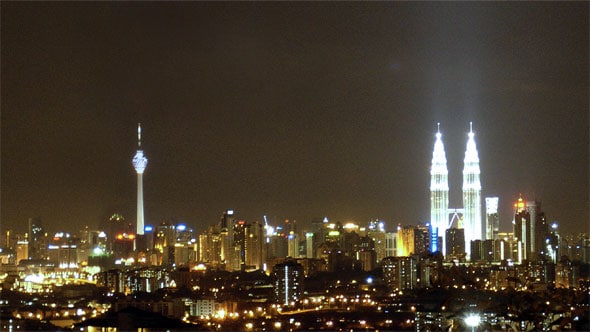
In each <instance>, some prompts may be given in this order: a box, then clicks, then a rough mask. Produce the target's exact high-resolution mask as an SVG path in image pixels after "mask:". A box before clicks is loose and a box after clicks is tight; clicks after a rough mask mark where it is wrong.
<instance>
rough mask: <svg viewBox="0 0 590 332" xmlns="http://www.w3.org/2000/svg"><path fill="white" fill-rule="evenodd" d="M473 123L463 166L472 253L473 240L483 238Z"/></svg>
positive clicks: (468, 242) (466, 224) (467, 233)
mask: <svg viewBox="0 0 590 332" xmlns="http://www.w3.org/2000/svg"><path fill="white" fill-rule="evenodd" d="M474 136H475V134H474V133H473V124H472V123H471V122H470V123H469V134H468V140H467V149H466V150H465V159H464V167H463V208H464V210H465V213H464V215H463V220H464V222H463V227H464V229H465V252H466V253H467V255H468V256H469V255H471V241H473V240H481V239H482V237H481V234H482V222H481V182H480V180H479V174H480V170H479V156H478V153H477V147H476V145H475V139H474Z"/></svg>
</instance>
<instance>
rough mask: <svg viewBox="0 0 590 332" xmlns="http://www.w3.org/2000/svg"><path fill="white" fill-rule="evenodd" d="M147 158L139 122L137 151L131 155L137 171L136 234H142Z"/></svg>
mask: <svg viewBox="0 0 590 332" xmlns="http://www.w3.org/2000/svg"><path fill="white" fill-rule="evenodd" d="M147 163H148V160H147V158H146V157H145V156H144V155H143V150H142V149H141V124H138V125H137V152H135V156H134V157H133V167H134V168H135V171H136V172H137V224H136V234H137V235H143V227H144V218H143V171H145V167H146V166H147Z"/></svg>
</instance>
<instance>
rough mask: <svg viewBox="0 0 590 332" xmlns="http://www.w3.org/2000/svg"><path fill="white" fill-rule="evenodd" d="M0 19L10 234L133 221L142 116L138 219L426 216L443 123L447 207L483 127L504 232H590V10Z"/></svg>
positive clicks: (484, 157)
mask: <svg viewBox="0 0 590 332" xmlns="http://www.w3.org/2000/svg"><path fill="white" fill-rule="evenodd" d="M2 9H3V10H2V41H3V43H2V44H3V46H2V60H1V61H2V68H3V69H2V86H3V88H2V114H1V115H2V133H1V135H2V140H1V141H2V149H1V151H2V158H1V159H2V174H1V182H2V193H1V197H0V199H1V206H2V209H1V215H0V217H1V219H0V228H1V229H2V230H6V229H15V230H18V231H24V230H25V228H24V225H25V224H26V221H27V220H28V218H30V217H40V218H41V219H42V221H43V224H44V225H45V227H46V228H48V229H52V230H57V229H65V228H68V227H73V226H76V227H78V228H80V227H82V226H84V225H90V226H92V225H95V226H98V224H99V222H100V221H101V220H103V219H105V218H108V217H109V216H110V215H111V214H113V213H115V212H118V213H121V214H123V216H124V217H125V218H126V219H127V220H129V221H132V220H135V219H136V212H135V210H136V206H137V202H136V199H137V194H136V189H137V183H136V181H137V174H135V171H134V169H133V167H132V165H130V162H129V160H130V158H131V157H132V156H133V154H134V152H135V150H136V145H137V140H136V139H135V132H134V128H136V126H137V123H138V122H141V123H142V130H143V131H144V133H145V135H143V136H142V148H143V149H144V150H145V153H146V155H148V156H149V157H150V167H149V168H147V169H146V171H145V174H144V175H145V176H144V177H143V196H144V202H145V203H144V208H145V220H146V221H145V222H146V224H151V225H157V224H159V223H160V222H162V221H166V220H172V221H184V222H185V223H187V225H190V226H191V227H194V228H195V229H196V230H197V231H199V230H202V229H204V228H205V227H207V226H209V225H211V224H213V223H216V222H217V221H218V220H219V218H220V216H221V215H222V213H223V211H225V210H227V209H234V210H235V211H236V214H237V215H238V216H239V217H240V218H244V219H246V220H249V221H255V220H258V221H262V216H263V215H268V216H269V217H275V216H276V217H277V218H279V219H283V218H288V219H296V220H297V221H298V222H299V223H302V224H306V223H309V222H310V221H311V219H312V218H323V217H325V216H327V217H329V218H330V219H331V220H334V221H338V220H339V221H343V222H344V221H348V220H354V221H355V222H357V223H368V222H369V220H370V219H372V218H380V219H383V220H386V221H387V222H388V227H389V228H392V227H393V225H394V224H397V223H402V224H417V223H424V222H427V221H429V220H428V219H429V217H430V206H429V168H430V159H431V158H432V146H433V143H434V140H433V135H434V134H435V133H436V127H435V125H436V123H438V122H440V123H441V127H442V128H444V130H443V132H444V137H445V139H444V143H445V147H446V157H447V159H448V162H449V165H448V169H449V170H450V172H449V175H448V176H449V183H450V184H451V185H450V192H449V199H450V202H449V205H450V206H461V205H462V201H461V181H462V180H461V178H462V174H461V169H462V168H463V156H464V147H465V139H466V137H467V130H466V128H467V125H468V124H469V122H473V123H474V131H475V132H476V137H477V148H478V150H479V158H480V166H481V174H482V176H481V182H482V193H481V197H482V199H483V198H484V197H488V196H495V197H499V205H500V207H499V210H500V229H501V230H502V231H505V230H510V227H511V225H510V224H509V222H510V221H511V220H512V204H513V203H514V202H515V201H516V200H517V199H518V197H519V195H520V194H521V193H522V195H523V197H525V198H526V199H527V200H535V199H539V200H541V201H542V203H543V204H542V206H543V210H544V212H546V213H547V217H548V219H549V220H550V221H553V220H556V221H558V222H559V223H560V227H562V228H563V230H564V231H566V232H571V233H573V232H577V231H578V230H579V226H578V225H579V224H580V223H582V224H583V225H587V224H588V221H589V217H588V202H589V199H588V57H587V54H588V17H587V15H586V14H587V12H588V4H587V3H370V4H356V3H339V4H336V3H319V4H310V3H289V4H287V3H233V4H231V5H230V4H228V3H176V4H162V3H158V4H155V3H141V5H139V4H133V5H124V4H118V3H99V4H81V3H66V4H64V3H61V4H57V3H55V4H52V3H49V4H48V3H3V4H2ZM24 23H26V24H24Z"/></svg>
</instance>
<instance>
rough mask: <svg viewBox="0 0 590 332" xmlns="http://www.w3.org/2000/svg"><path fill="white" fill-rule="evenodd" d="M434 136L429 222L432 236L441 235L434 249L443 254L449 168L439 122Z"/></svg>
mask: <svg viewBox="0 0 590 332" xmlns="http://www.w3.org/2000/svg"><path fill="white" fill-rule="evenodd" d="M435 137H436V140H435V142H434V151H433V152H432V166H431V167H430V224H431V225H432V230H433V234H434V236H436V237H438V236H439V235H442V237H443V241H442V242H443V244H442V245H440V248H435V251H441V252H443V254H444V253H445V247H444V243H445V240H444V236H445V233H446V230H447V228H448V209H449V170H448V168H447V156H446V154H445V146H444V144H443V142H442V134H441V133H440V124H439V129H438V131H437V132H436V135H435Z"/></svg>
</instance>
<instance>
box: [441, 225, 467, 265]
mask: <svg viewBox="0 0 590 332" xmlns="http://www.w3.org/2000/svg"><path fill="white" fill-rule="evenodd" d="M445 236H446V239H445V240H446V248H447V254H446V257H447V258H449V259H459V260H463V259H464V258H465V232H464V229H463V228H449V229H447V231H446V235H445Z"/></svg>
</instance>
